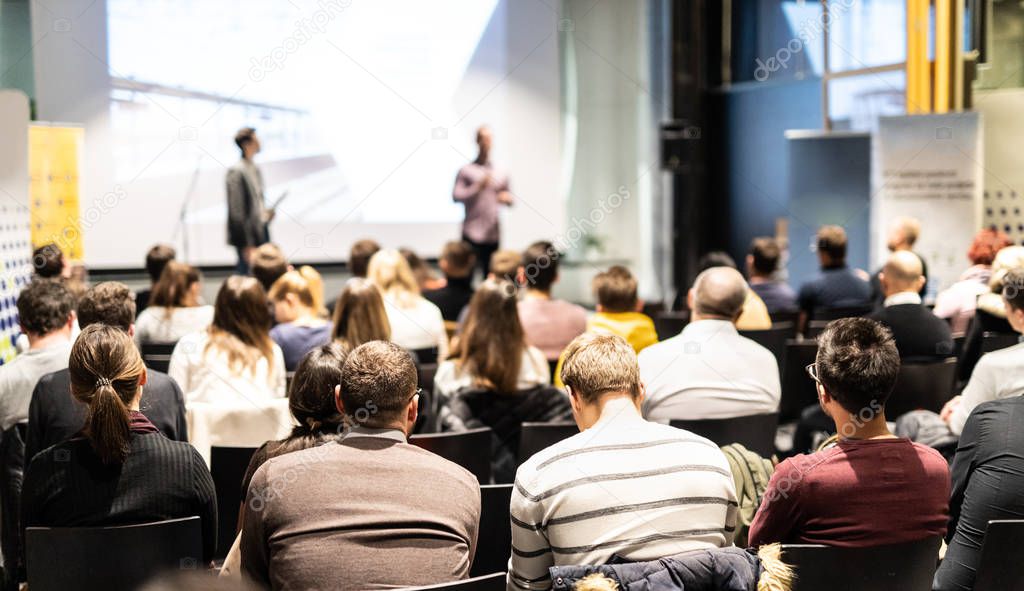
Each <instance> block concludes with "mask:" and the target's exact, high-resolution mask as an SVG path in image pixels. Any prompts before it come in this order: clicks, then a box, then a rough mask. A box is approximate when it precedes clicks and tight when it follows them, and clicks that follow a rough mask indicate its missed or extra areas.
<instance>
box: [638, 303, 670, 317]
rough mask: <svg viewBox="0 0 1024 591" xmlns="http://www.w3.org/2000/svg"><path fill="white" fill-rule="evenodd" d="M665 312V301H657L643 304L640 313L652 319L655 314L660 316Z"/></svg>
mask: <svg viewBox="0 0 1024 591" xmlns="http://www.w3.org/2000/svg"><path fill="white" fill-rule="evenodd" d="M664 311H665V300H657V301H654V302H646V301H645V302H644V305H643V309H642V310H641V312H643V313H644V314H646V315H648V316H650V317H651V318H653V317H654V316H655V315H656V314H661V313H662V312H664Z"/></svg>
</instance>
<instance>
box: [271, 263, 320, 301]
mask: <svg viewBox="0 0 1024 591" xmlns="http://www.w3.org/2000/svg"><path fill="white" fill-rule="evenodd" d="M289 294H291V295H293V296H295V299H296V300H298V302H299V303H300V304H302V305H303V306H305V307H307V308H310V309H316V308H315V302H314V300H313V289H312V286H310V284H309V281H308V280H307V279H306V278H305V277H304V276H303V275H302V273H300V272H299V271H288V272H287V273H285V274H284V275H281V276H280V277H278V278H277V281H275V282H274V285H272V286H271V287H270V292H269V293H268V294H267V298H269V299H270V301H272V302H280V301H281V300H283V299H284V298H285V296H287V295H289Z"/></svg>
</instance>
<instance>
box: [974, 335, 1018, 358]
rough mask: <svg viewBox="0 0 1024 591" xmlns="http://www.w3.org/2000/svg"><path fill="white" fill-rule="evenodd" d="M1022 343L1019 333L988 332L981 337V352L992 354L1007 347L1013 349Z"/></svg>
mask: <svg viewBox="0 0 1024 591" xmlns="http://www.w3.org/2000/svg"><path fill="white" fill-rule="evenodd" d="M1019 342H1020V335H1019V334H1017V333H1003V332H986V333H985V334H984V335H982V337H981V352H982V353H991V352H992V351H998V350H1000V349H1005V348H1007V347H1012V346H1014V345H1016V344H1017V343H1019Z"/></svg>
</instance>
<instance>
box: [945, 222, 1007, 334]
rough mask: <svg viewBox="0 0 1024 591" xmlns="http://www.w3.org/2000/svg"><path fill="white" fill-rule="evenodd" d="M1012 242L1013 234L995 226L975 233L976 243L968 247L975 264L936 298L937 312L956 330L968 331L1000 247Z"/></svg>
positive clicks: (969, 257)
mask: <svg viewBox="0 0 1024 591" xmlns="http://www.w3.org/2000/svg"><path fill="white" fill-rule="evenodd" d="M1012 245H1013V241H1012V240H1010V237H1009V236H1007V235H1006V234H1004V233H1003V232H1001V231H1000V230H997V229H995V228H985V229H984V230H981V231H979V232H978V233H977V234H976V235H975V236H974V242H972V243H971V247H970V248H969V249H968V250H967V259H968V260H969V261H971V267H970V268H968V269H967V270H966V271H964V272H963V274H961V275H960V279H959V280H958V281H957V282H956V283H954V284H953V285H950V286H949V287H948V288H946V289H945V290H943V291H941V292H939V295H938V297H937V298H936V299H935V315H936V316H938V317H939V318H945V319H946V320H949V322H950V328H952V330H953V332H954V333H960V334H962V333H964V332H967V326H968V324H970V321H971V318H973V317H974V311H975V309H977V306H978V296H980V295H981V294H983V293H987V292H988V291H989V289H988V282H989V279H991V278H992V261H994V260H995V258H996V254H997V253H998V252H999V251H1000V250H1002V249H1003V248H1006V247H1007V246H1012Z"/></svg>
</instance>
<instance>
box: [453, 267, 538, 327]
mask: <svg viewBox="0 0 1024 591" xmlns="http://www.w3.org/2000/svg"><path fill="white" fill-rule="evenodd" d="M522 263H523V255H522V253H521V252H519V251H518V250H509V249H502V250H496V251H494V254H492V255H491V264H490V267H489V269H488V272H487V276H486V277H484V279H495V280H497V279H501V280H504V281H508V282H509V283H511V284H513V285H516V286H517V288H518V277H519V269H520V267H522V266H523V265H522ZM476 266H477V267H479V266H480V265H479V261H478V264H477V265H476ZM466 314H469V303H467V304H466V305H465V306H463V307H462V310H460V311H459V318H458V325H457V326H456V328H455V334H459V333H460V332H462V327H463V325H464V324H465V323H466Z"/></svg>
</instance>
